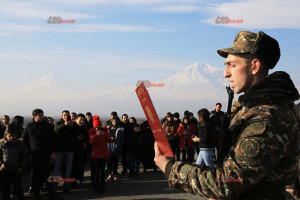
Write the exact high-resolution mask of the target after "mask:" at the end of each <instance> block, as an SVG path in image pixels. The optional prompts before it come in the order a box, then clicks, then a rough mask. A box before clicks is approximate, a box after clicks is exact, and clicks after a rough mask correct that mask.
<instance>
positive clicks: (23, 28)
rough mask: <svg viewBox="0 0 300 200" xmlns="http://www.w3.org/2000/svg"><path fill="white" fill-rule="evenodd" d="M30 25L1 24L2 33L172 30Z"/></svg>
mask: <svg viewBox="0 0 300 200" xmlns="http://www.w3.org/2000/svg"><path fill="white" fill-rule="evenodd" d="M46 23H47V22H46V20H45V25H30V24H22V23H7V22H6V23H0V31H1V32H2V33H5V35H8V34H9V33H12V34H14V32H15V31H17V32H20V33H24V32H41V31H44V32H73V33H74V32H79V33H80V32H81V33H82V32H85V33H88V32H90V33H92V32H169V31H172V30H171V29H167V28H156V27H149V26H131V25H122V24H76V22H75V23H72V24H46Z"/></svg>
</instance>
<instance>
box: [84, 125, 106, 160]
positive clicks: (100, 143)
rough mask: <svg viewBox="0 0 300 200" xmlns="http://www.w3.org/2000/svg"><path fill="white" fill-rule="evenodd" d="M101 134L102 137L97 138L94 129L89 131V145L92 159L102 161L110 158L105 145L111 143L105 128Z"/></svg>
mask: <svg viewBox="0 0 300 200" xmlns="http://www.w3.org/2000/svg"><path fill="white" fill-rule="evenodd" d="M103 132H104V135H101V136H99V135H97V134H96V129H95V128H92V129H90V130H89V135H90V144H91V146H92V153H91V158H92V159H102V158H109V157H110V153H109V150H108V147H107V144H108V143H111V142H112V139H111V138H110V136H109V133H108V129H107V128H103Z"/></svg>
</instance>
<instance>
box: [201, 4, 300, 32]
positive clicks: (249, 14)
mask: <svg viewBox="0 0 300 200" xmlns="http://www.w3.org/2000/svg"><path fill="white" fill-rule="evenodd" d="M299 10H300V1H298V0H286V1H281V0H246V1H239V2H230V3H221V4H215V5H212V6H208V7H207V13H208V14H209V15H210V16H211V17H210V18H208V19H205V20H202V21H203V22H206V23H210V24H215V25H217V26H228V27H237V28H253V29H255V28H258V29H261V28H265V29H274V28H287V29H288V28H295V29H299V28H300V20H299V19H300V12H299ZM218 16H225V17H229V18H230V19H235V20H236V19H243V23H235V24H234V23H229V24H222V25H221V24H216V23H215V19H216V18H217V17H218Z"/></svg>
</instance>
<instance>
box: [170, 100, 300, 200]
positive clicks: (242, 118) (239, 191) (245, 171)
mask: <svg viewBox="0 0 300 200" xmlns="http://www.w3.org/2000/svg"><path fill="white" fill-rule="evenodd" d="M229 130H230V133H231V134H232V138H233V141H232V144H233V145H232V146H231V148H230V151H229V153H228V155H227V157H226V158H225V160H224V162H223V163H222V164H221V165H219V166H216V168H208V167H197V166H195V165H191V164H188V163H183V162H175V163H174V164H173V166H172V169H171V172H170V175H169V180H168V182H169V185H170V186H171V187H174V188H178V189H183V190H185V191H187V192H190V193H193V194H199V195H201V196H204V197H207V198H209V197H210V198H217V199H244V200H250V199H251V200H252V199H253V200H258V199H266V200H271V199H272V200H275V199H284V200H287V199H294V198H293V197H292V196H291V195H289V194H288V193H287V192H285V188H284V186H285V185H288V184H291V183H292V182H293V180H295V177H296V175H297V172H298V160H297V156H298V155H299V115H298V110H297V108H296V106H295V104H294V103H292V102H289V103H286V104H281V105H259V106H255V107H252V108H247V107H242V106H241V105H239V103H234V105H233V107H232V121H231V124H230V127H229ZM277 188H278V189H277Z"/></svg>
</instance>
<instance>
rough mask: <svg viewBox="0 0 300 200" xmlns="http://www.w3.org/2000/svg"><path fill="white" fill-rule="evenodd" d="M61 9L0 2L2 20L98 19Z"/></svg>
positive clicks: (40, 5) (31, 4)
mask: <svg viewBox="0 0 300 200" xmlns="http://www.w3.org/2000/svg"><path fill="white" fill-rule="evenodd" d="M65 9H67V8H65V7H63V8H61V7H60V8H53V6H51V7H50V6H49V7H46V6H44V5H42V4H39V3H24V2H18V3H17V2H14V3H13V2H5V1H2V2H0V13H1V17H2V21H3V18H7V19H11V18H13V19H24V20H26V19H46V20H47V19H48V17H49V16H60V17H62V18H63V19H76V20H78V19H89V18H95V17H100V16H98V15H97V16H96V15H90V14H83V13H79V12H71V11H65Z"/></svg>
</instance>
